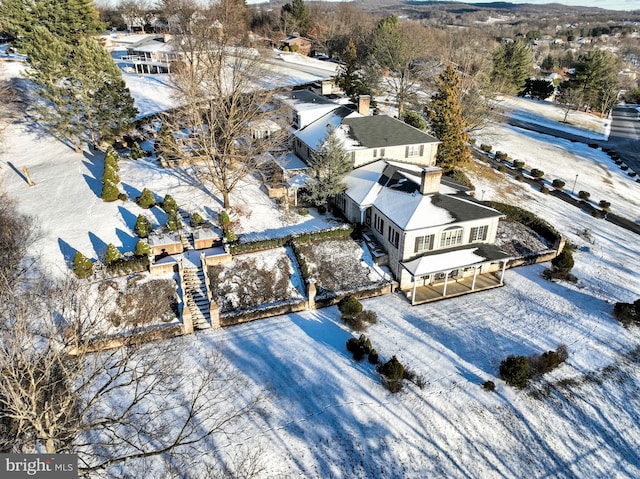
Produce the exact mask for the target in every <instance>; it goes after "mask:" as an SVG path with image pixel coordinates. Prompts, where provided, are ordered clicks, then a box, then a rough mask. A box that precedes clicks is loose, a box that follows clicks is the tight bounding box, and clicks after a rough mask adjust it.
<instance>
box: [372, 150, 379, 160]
mask: <svg viewBox="0 0 640 479" xmlns="http://www.w3.org/2000/svg"><path fill="white" fill-rule="evenodd" d="M373 157H374V158H377V157H378V149H377V148H374V149H373Z"/></svg>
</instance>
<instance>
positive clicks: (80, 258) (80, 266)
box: [73, 251, 93, 279]
mask: <svg viewBox="0 0 640 479" xmlns="http://www.w3.org/2000/svg"><path fill="white" fill-rule="evenodd" d="M73 272H74V273H75V275H76V276H77V277H78V278H80V279H86V278H88V277H89V276H91V275H92V274H93V263H92V262H91V260H90V259H89V258H87V257H86V256H85V255H83V254H82V253H81V252H80V251H76V254H75V255H74V256H73Z"/></svg>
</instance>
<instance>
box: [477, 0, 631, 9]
mask: <svg viewBox="0 0 640 479" xmlns="http://www.w3.org/2000/svg"><path fill="white" fill-rule="evenodd" d="M493 1H495V0H469V1H468V3H492V2H493ZM508 1H509V3H532V4H536V5H543V4H545V3H561V4H563V5H572V6H582V7H600V8H606V9H608V10H640V0H559V1H552V0H508Z"/></svg>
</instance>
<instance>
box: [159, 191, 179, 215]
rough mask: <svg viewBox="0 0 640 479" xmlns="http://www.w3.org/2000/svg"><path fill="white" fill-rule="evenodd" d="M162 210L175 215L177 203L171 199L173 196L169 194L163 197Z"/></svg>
mask: <svg viewBox="0 0 640 479" xmlns="http://www.w3.org/2000/svg"><path fill="white" fill-rule="evenodd" d="M162 209H163V210H164V211H165V212H166V213H168V214H171V213H177V212H178V203H176V200H174V199H173V196H171V195H170V194H166V195H165V196H164V200H163V201H162Z"/></svg>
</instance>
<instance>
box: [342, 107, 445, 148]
mask: <svg viewBox="0 0 640 479" xmlns="http://www.w3.org/2000/svg"><path fill="white" fill-rule="evenodd" d="M343 123H344V124H345V125H347V126H348V127H349V136H351V138H353V139H354V140H355V141H357V142H359V143H360V144H361V145H362V146H364V147H365V148H384V147H390V146H401V145H418V144H425V143H440V140H438V139H437V138H435V137H433V136H431V135H429V134H427V133H425V132H424V131H421V130H419V129H417V128H414V127H413V126H411V125H407V124H406V123H404V122H402V121H400V120H397V119H395V118H391V117H390V116H387V115H373V116H364V117H357V118H348V119H345V120H344V122H343Z"/></svg>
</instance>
